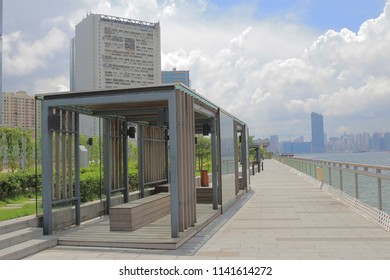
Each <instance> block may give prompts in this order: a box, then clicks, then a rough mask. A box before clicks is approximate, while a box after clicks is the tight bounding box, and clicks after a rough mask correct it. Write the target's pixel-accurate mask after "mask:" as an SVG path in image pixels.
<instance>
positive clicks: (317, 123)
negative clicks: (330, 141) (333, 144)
mask: <svg viewBox="0 0 390 280" xmlns="http://www.w3.org/2000/svg"><path fill="white" fill-rule="evenodd" d="M311 149H312V152H313V153H323V152H325V133H324V118H323V116H322V115H320V114H317V113H314V112H313V113H311Z"/></svg>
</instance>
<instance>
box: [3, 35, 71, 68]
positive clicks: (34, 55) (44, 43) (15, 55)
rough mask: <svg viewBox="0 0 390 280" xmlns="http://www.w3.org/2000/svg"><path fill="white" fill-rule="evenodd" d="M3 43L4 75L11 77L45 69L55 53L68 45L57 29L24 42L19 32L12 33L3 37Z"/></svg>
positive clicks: (65, 38)
mask: <svg viewBox="0 0 390 280" xmlns="http://www.w3.org/2000/svg"><path fill="white" fill-rule="evenodd" d="M3 43H4V45H3V53H4V57H3V63H4V68H5V71H4V73H5V75H11V76H24V75H27V74H30V73H32V72H34V71H36V70H39V69H42V68H45V67H47V66H48V64H49V63H50V60H52V59H53V58H54V55H55V54H56V52H57V51H58V50H60V49H62V48H63V47H64V45H68V44H69V43H68V39H67V36H66V34H65V33H64V32H62V31H61V30H59V29H57V28H52V29H51V30H49V32H48V33H47V34H46V35H45V36H44V37H42V38H38V39H36V40H35V41H28V40H25V39H24V38H23V34H22V33H21V32H14V33H12V34H9V35H5V36H4V41H3Z"/></svg>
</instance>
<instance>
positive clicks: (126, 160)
mask: <svg viewBox="0 0 390 280" xmlns="http://www.w3.org/2000/svg"><path fill="white" fill-rule="evenodd" d="M123 187H124V191H123V202H124V203H127V202H128V201H129V137H128V135H127V122H123Z"/></svg>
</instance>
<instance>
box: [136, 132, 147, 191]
mask: <svg viewBox="0 0 390 280" xmlns="http://www.w3.org/2000/svg"><path fill="white" fill-rule="evenodd" d="M137 146H138V185H139V193H140V197H141V198H143V197H145V176H144V167H145V166H144V130H143V127H142V126H141V125H139V126H138V144H137Z"/></svg>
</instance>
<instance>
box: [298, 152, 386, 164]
mask: <svg viewBox="0 0 390 280" xmlns="http://www.w3.org/2000/svg"><path fill="white" fill-rule="evenodd" d="M296 156H297V157H302V158H315V159H322V160H329V161H341V162H350V163H361V164H372V165H384V166H390V152H387V151H386V152H364V153H352V152H345V153H321V154H302V155H296Z"/></svg>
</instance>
